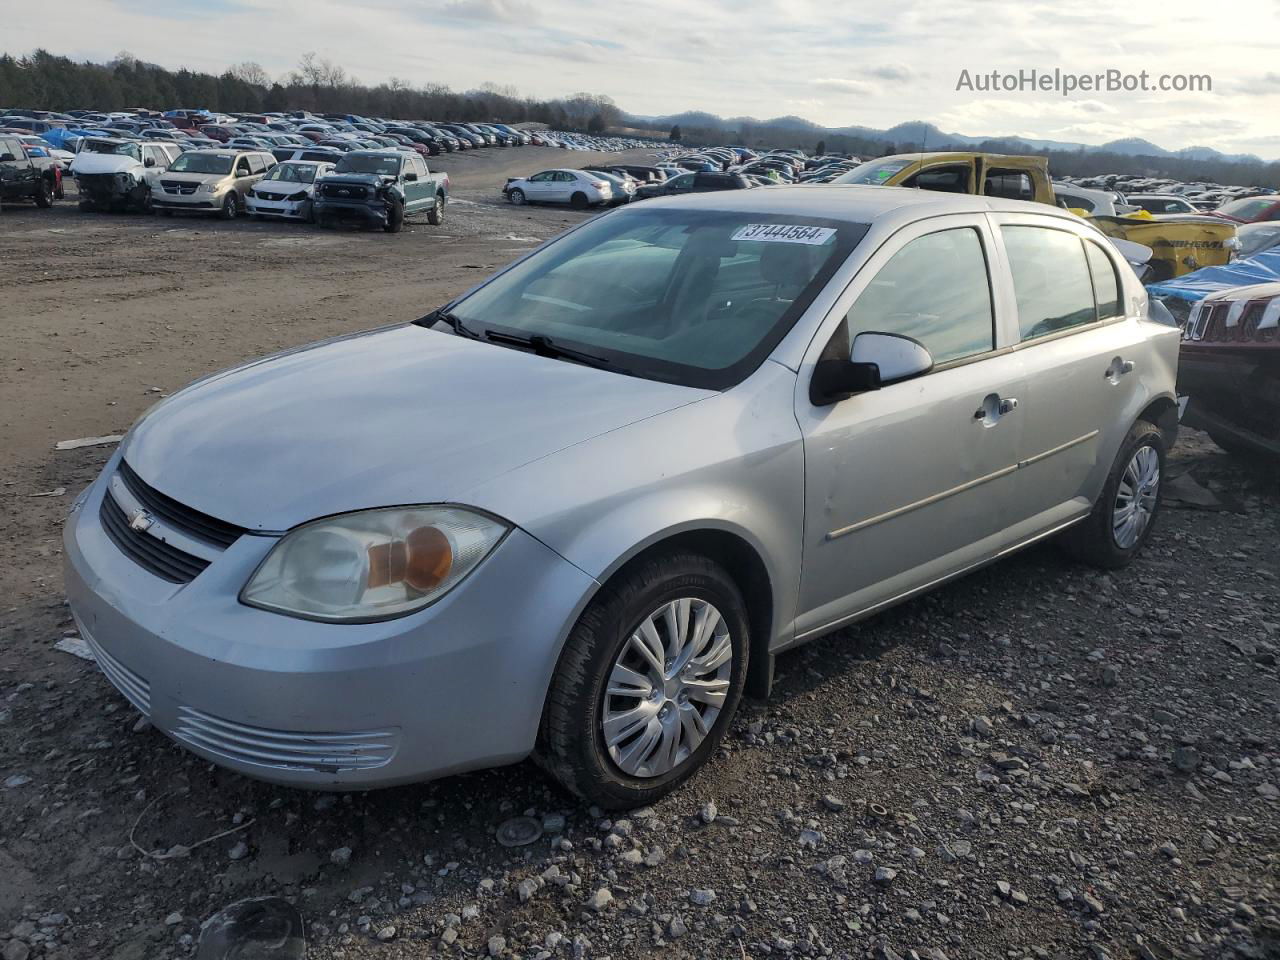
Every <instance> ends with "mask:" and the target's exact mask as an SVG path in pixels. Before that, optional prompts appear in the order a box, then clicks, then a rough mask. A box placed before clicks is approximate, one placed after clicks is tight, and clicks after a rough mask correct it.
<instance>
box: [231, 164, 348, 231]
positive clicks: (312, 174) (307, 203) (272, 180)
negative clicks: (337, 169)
mask: <svg viewBox="0 0 1280 960" xmlns="http://www.w3.org/2000/svg"><path fill="white" fill-rule="evenodd" d="M333 166H334V165H333V164H332V163H315V162H310V161H306V160H289V161H286V162H285V163H281V164H278V165H276V166H275V167H273V168H272V169H271V172H270V173H268V174H267V175H266V176H265V177H263V178H262V179H261V180H259V181H258V182H257V183H255V184H254V185H253V186H252V187H250V188H249V189H248V191H246V192H245V198H244V205H245V209H246V210H248V211H249V216H251V217H253V218H254V219H262V218H263V217H281V218H283V219H285V220H305V221H307V222H309V223H314V222H315V207H314V205H313V204H312V194H313V193H314V191H315V185H316V180H317V179H318V178H320V177H323V176H324V175H325V174H326V173H329V172H330V171H331V170H332V169H333Z"/></svg>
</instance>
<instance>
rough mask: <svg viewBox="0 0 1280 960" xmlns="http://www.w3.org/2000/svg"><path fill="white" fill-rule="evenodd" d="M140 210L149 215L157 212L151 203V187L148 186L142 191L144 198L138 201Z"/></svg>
mask: <svg viewBox="0 0 1280 960" xmlns="http://www.w3.org/2000/svg"><path fill="white" fill-rule="evenodd" d="M138 210H139V211H140V212H141V213H144V214H146V215H147V216H148V217H149V216H151V215H152V214H153V213H155V212H156V208H155V206H154V205H153V204H152V203H151V188H150V187H147V188H145V189H144V190H143V192H142V199H141V200H140V201H139V202H138Z"/></svg>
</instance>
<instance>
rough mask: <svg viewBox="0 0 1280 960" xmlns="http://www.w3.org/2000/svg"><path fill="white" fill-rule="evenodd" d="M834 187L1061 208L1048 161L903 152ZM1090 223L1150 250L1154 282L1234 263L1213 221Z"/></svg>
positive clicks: (1227, 239)
mask: <svg viewBox="0 0 1280 960" xmlns="http://www.w3.org/2000/svg"><path fill="white" fill-rule="evenodd" d="M832 182H833V183H850V184H867V185H873V186H885V187H915V188H916V189H919V190H939V191H942V192H943V193H968V194H975V195H980V196H985V197H1001V198H1003V199H1006V200H1030V201H1033V202H1036V203H1047V204H1050V205H1052V206H1062V204H1060V203H1059V202H1058V200H1057V198H1056V197H1055V195H1054V190H1053V181H1052V180H1051V179H1050V177H1049V161H1048V160H1047V159H1045V158H1044V157H1019V156H1007V155H1004V154H999V153H969V152H967V151H939V152H936V153H900V154H896V155H894V156H889V157H880V158H879V159H876V160H868V161H867V162H866V163H864V164H862V165H860V166H857V167H854V168H853V169H852V170H850V171H849V172H848V173H845V174H842V175H841V176H839V177H836V179H835V180H833V181H832ZM1089 220H1090V222H1091V223H1092V224H1093V225H1094V226H1096V227H1097V228H1098V229H1099V230H1101V231H1102V232H1103V233H1105V234H1107V235H1108V236H1111V237H1118V238H1120V239H1122V240H1129V241H1132V242H1134V243H1140V244H1143V245H1144V246H1148V247H1150V248H1151V249H1152V251H1153V253H1152V256H1151V260H1150V265H1151V269H1152V276H1153V279H1155V280H1167V279H1169V278H1171V277H1177V276H1181V275H1182V274H1184V273H1189V272H1190V271H1192V270H1198V269H1199V268H1200V267H1207V266H1221V265H1222V264H1225V263H1227V262H1228V261H1229V260H1230V259H1231V250H1232V243H1233V241H1232V238H1233V237H1234V236H1235V231H1234V230H1233V229H1224V228H1223V227H1221V226H1219V225H1217V224H1215V223H1214V218H1212V217H1205V216H1198V215H1189V214H1170V215H1167V216H1160V217H1158V218H1157V217H1149V216H1145V215H1142V214H1139V215H1138V216H1137V217H1133V216H1105V217H1100V216H1093V217H1090V218H1089Z"/></svg>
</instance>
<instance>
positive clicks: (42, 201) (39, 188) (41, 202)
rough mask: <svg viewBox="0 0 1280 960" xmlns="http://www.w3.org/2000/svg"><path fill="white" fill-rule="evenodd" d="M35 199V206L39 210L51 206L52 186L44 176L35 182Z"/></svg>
mask: <svg viewBox="0 0 1280 960" xmlns="http://www.w3.org/2000/svg"><path fill="white" fill-rule="evenodd" d="M35 201H36V206H37V207H39V208H40V209H41V210H48V209H49V208H50V207H52V206H53V188H52V187H51V186H49V181H48V180H46V179H45V178H44V177H41V178H40V182H39V183H37V184H36V193H35Z"/></svg>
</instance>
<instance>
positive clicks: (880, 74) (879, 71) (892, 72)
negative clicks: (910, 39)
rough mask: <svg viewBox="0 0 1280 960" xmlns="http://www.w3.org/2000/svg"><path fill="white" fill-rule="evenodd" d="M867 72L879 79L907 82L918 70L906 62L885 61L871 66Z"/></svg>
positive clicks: (868, 74)
mask: <svg viewBox="0 0 1280 960" xmlns="http://www.w3.org/2000/svg"><path fill="white" fill-rule="evenodd" d="M865 73H866V75H867V76H869V77H875V78H876V79H878V80H890V81H893V82H897V83H902V82H906V81H907V80H910V79H911V78H912V77H914V76H915V75H916V72H915V71H914V70H912V69H911V68H910V67H908V66H907V65H906V64H905V63H885V64H881V65H880V66H878V67H870V68H868V69H867V70H866V71H865Z"/></svg>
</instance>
